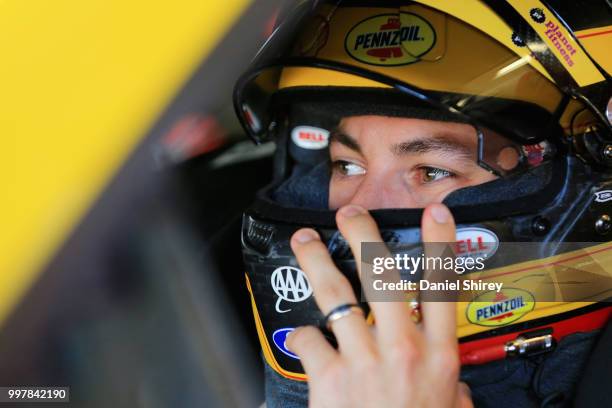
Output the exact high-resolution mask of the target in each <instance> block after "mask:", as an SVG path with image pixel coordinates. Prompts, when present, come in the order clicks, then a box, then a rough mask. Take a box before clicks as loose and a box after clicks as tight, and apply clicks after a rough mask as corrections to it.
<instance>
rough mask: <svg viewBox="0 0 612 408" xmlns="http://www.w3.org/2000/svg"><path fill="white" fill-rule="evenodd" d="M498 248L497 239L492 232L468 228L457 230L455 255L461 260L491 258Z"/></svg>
mask: <svg viewBox="0 0 612 408" xmlns="http://www.w3.org/2000/svg"><path fill="white" fill-rule="evenodd" d="M498 248H499V238H497V235H495V233H494V232H493V231H489V230H488V229H484V228H477V227H468V228H459V229H458V230H457V242H456V243H455V255H456V256H458V257H462V258H467V257H469V258H473V257H483V258H490V257H492V256H493V255H494V254H495V252H497V249H498Z"/></svg>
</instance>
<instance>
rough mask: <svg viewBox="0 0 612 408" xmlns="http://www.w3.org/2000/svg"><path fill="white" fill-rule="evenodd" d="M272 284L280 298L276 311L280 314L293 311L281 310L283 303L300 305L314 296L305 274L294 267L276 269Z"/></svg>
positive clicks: (273, 273)
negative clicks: (299, 303)
mask: <svg viewBox="0 0 612 408" xmlns="http://www.w3.org/2000/svg"><path fill="white" fill-rule="evenodd" d="M271 284H272V289H273V290H274V293H276V295H277V296H278V299H277V301H276V311H277V312H278V313H287V312H289V311H291V309H286V310H281V308H280V303H281V301H283V300H285V301H287V302H293V303H298V302H301V301H303V300H306V299H308V298H309V297H310V295H312V287H311V286H310V282H308V278H306V275H305V274H304V272H302V271H301V270H300V269H298V268H294V267H293V266H281V267H278V268H276V269H275V270H274V272H272V278H271Z"/></svg>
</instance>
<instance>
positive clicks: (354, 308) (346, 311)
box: [325, 303, 365, 331]
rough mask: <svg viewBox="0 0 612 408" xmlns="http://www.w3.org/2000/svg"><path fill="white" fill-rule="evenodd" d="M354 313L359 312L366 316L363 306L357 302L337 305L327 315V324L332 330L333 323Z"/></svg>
mask: <svg viewBox="0 0 612 408" xmlns="http://www.w3.org/2000/svg"><path fill="white" fill-rule="evenodd" d="M352 314H358V315H360V316H362V317H365V312H364V311H363V308H362V307H361V306H359V305H358V304H357V303H344V304H342V305H340V306H336V307H335V308H333V309H332V310H331V311H330V312H329V313H328V314H327V316H325V326H326V327H327V329H328V330H330V331H331V329H332V327H331V326H332V323H334V322H336V321H338V320H340V319H342V318H343V317H346V316H350V315H352Z"/></svg>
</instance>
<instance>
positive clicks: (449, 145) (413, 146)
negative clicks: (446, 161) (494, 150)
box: [329, 128, 475, 160]
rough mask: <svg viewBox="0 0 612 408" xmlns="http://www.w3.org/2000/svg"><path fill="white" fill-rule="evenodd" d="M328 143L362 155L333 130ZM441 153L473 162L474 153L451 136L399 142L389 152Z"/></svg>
mask: <svg viewBox="0 0 612 408" xmlns="http://www.w3.org/2000/svg"><path fill="white" fill-rule="evenodd" d="M329 143H330V144H331V143H340V144H341V145H344V146H346V147H348V148H349V149H351V150H354V151H356V152H357V153H360V154H362V150H361V146H360V145H359V143H358V142H357V140H355V139H354V138H353V137H352V136H349V135H348V134H346V133H344V132H342V131H341V130H340V129H338V128H336V129H334V130H333V131H332V132H331V133H330V135H329ZM432 151H433V152H442V153H444V154H453V155H456V156H458V157H457V158H459V159H466V160H473V159H474V156H475V152H474V151H473V150H472V149H470V147H469V146H467V145H465V144H463V143H461V142H458V141H457V140H455V139H454V138H453V137H452V136H449V135H445V134H434V135H431V136H427V137H421V138H418V139H415V140H411V141H408V142H401V143H397V144H394V145H392V146H391V152H392V153H393V154H394V155H396V156H406V155H410V154H425V153H430V152H432Z"/></svg>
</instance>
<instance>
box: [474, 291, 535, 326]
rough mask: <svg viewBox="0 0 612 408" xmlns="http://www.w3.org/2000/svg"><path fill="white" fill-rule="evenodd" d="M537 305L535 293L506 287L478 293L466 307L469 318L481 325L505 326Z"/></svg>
mask: <svg viewBox="0 0 612 408" xmlns="http://www.w3.org/2000/svg"><path fill="white" fill-rule="evenodd" d="M534 306H535V299H534V297H533V295H532V294H531V293H529V292H527V291H526V290H523V289H516V288H505V289H502V290H501V292H497V291H494V290H493V291H490V292H485V293H483V294H481V295H478V296H477V297H476V298H475V299H474V300H473V301H472V302H470V304H469V305H468V307H467V309H466V314H467V319H468V320H469V321H470V322H471V323H474V324H477V325H479V326H504V325H506V324H510V323H512V322H514V321H517V320H518V319H520V318H521V317H523V316H525V315H526V314H527V313H529V312H531V311H532V310H533V308H534Z"/></svg>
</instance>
